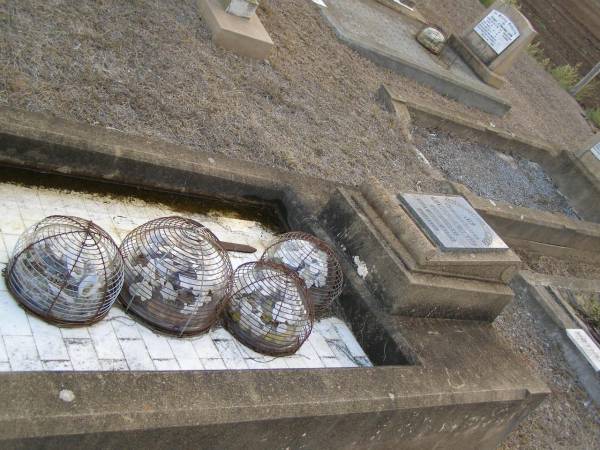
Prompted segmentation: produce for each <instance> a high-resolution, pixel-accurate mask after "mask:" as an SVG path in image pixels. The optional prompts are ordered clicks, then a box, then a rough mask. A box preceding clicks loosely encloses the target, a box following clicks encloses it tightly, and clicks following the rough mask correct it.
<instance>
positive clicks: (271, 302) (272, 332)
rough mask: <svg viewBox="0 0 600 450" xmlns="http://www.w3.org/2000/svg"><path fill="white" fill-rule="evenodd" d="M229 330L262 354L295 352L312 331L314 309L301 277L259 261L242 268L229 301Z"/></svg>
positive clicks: (225, 315)
mask: <svg viewBox="0 0 600 450" xmlns="http://www.w3.org/2000/svg"><path fill="white" fill-rule="evenodd" d="M223 316H224V321H225V326H226V328H227V329H228V330H229V331H230V332H231V333H232V334H233V335H234V336H235V337H236V338H237V339H238V340H239V341H240V342H242V343H243V344H244V345H246V346H248V347H249V348H251V349H252V350H255V351H257V352H259V353H263V354H266V355H271V356H284V355H291V354H293V353H295V352H296V351H297V350H298V349H299V348H300V347H301V346H302V344H303V343H304V341H305V340H306V339H308V336H309V335H310V333H311V331H312V326H313V321H314V309H313V304H312V300H311V299H310V297H309V296H308V292H307V290H306V286H305V284H304V282H303V281H302V279H301V278H300V277H299V276H298V274H297V273H296V272H294V271H292V270H290V269H288V268H287V267H285V266H283V265H281V264H275V263H272V262H269V261H257V262H251V263H246V264H243V265H241V266H240V267H238V268H237V270H236V271H235V275H234V284H233V292H232V294H231V296H230V297H229V300H228V302H227V305H226V308H225V312H224V315H223Z"/></svg>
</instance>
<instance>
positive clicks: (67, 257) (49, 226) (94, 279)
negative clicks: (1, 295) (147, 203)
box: [6, 216, 123, 326]
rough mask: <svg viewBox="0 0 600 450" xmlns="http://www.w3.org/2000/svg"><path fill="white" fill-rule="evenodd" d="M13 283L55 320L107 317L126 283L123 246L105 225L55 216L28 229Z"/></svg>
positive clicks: (15, 257)
mask: <svg viewBox="0 0 600 450" xmlns="http://www.w3.org/2000/svg"><path fill="white" fill-rule="evenodd" d="M6 277H7V284H8V287H9V289H10V291H11V292H12V293H13V294H14V296H15V297H16V298H17V300H18V301H19V302H20V303H21V304H23V305H24V306H25V307H27V308H28V309H29V310H31V311H32V312H33V313H35V314H37V315H39V316H41V317H42V318H44V319H46V320H47V321H49V322H53V323H56V324H59V325H65V326H68V325H73V326H75V325H84V324H90V323H93V322H97V321H98V320H101V319H102V318H103V317H104V316H105V315H106V314H107V313H108V310H109V309H110V307H111V306H112V305H113V303H114V302H115V300H116V299H117V297H118V295H119V292H120V290H121V287H122V286H123V260H122V258H121V254H120V253H119V248H118V247H117V245H116V244H115V242H114V241H113V240H112V239H111V237H110V236H109V235H108V233H106V231H104V230H103V229H102V228H100V227H99V226H97V225H95V224H94V223H92V222H90V221H89V220H85V219H80V218H78V217H68V216H50V217H47V218H45V219H43V220H42V221H40V222H38V223H37V224H36V225H34V226H32V227H31V228H29V229H28V230H27V231H25V232H24V233H23V234H22V235H21V237H20V238H19V240H18V241H17V244H16V247H15V249H14V251H13V254H12V256H11V258H10V262H9V265H8V268H7V272H6Z"/></svg>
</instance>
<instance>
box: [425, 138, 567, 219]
mask: <svg viewBox="0 0 600 450" xmlns="http://www.w3.org/2000/svg"><path fill="white" fill-rule="evenodd" d="M415 143H416V145H417V147H418V148H419V150H420V151H421V152H422V153H423V154H424V155H425V157H426V158H427V159H428V160H429V161H430V162H431V163H432V164H433V165H434V166H436V167H438V168H439V169H441V170H442V171H443V172H444V174H445V175H446V176H447V177H448V178H449V179H450V180H452V181H456V182H459V183H462V184H464V185H466V186H467V187H468V188H469V189H471V190H472V191H473V192H475V193H477V194H478V195H480V196H482V197H485V198H489V199H492V200H500V201H505V202H508V203H510V204H512V205H515V206H524V207H527V208H536V209H541V210H546V211H551V212H560V213H563V214H567V215H569V216H571V217H577V216H576V214H575V213H574V211H573V210H572V209H571V207H570V206H569V204H568V202H567V200H566V199H565V198H564V197H563V196H562V195H561V194H560V192H559V191H558V190H557V188H556V186H555V185H554V183H553V182H552V180H551V179H550V178H549V177H548V175H546V173H545V172H544V169H543V168H542V167H541V166H540V165H539V164H537V163H535V162H532V161H529V160H527V159H521V158H513V157H511V156H509V155H506V154H504V153H502V152H500V151H497V150H495V149H494V148H492V147H490V146H487V145H482V144H479V143H476V142H471V141H468V140H465V139H462V138H458V137H455V136H452V135H450V134H446V133H443V132H439V131H431V130H425V129H418V130H416V132H415Z"/></svg>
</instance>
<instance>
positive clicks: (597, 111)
mask: <svg viewBox="0 0 600 450" xmlns="http://www.w3.org/2000/svg"><path fill="white" fill-rule="evenodd" d="M587 117H588V119H589V120H590V122H592V123H593V124H594V125H595V126H596V127H597V128H600V108H592V109H588V111H587Z"/></svg>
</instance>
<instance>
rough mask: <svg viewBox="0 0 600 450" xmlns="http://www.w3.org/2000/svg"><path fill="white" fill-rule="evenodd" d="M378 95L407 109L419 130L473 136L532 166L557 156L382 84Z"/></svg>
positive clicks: (521, 138) (530, 139)
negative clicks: (437, 130)
mask: <svg viewBox="0 0 600 450" xmlns="http://www.w3.org/2000/svg"><path fill="white" fill-rule="evenodd" d="M379 90H380V91H385V92H387V94H385V95H387V97H389V99H390V100H389V101H394V102H398V103H401V104H404V105H406V106H407V107H408V109H409V111H410V113H411V116H412V118H413V120H414V121H415V122H416V123H418V124H419V125H421V126H428V127H436V128H437V127H441V126H442V125H443V128H444V129H446V130H450V131H452V132H453V133H456V134H458V135H461V136H464V137H473V136H476V137H477V138H478V139H482V140H483V141H484V142H485V143H487V144H490V145H494V146H496V147H499V148H500V149H502V150H504V151H506V152H517V153H520V154H523V155H524V156H525V155H526V156H527V157H528V159H532V160H534V161H536V162H540V163H541V162H546V161H547V160H548V159H552V158H554V157H555V156H557V155H558V154H559V153H560V150H559V148H558V147H555V146H553V145H551V144H549V143H546V142H542V141H540V140H538V139H536V138H533V137H528V136H520V135H517V134H515V133H513V132H511V131H509V130H505V129H502V128H498V127H494V126H491V125H490V124H486V123H484V122H481V121H478V120H475V119H471V118H470V117H468V116H466V115H464V114H461V113H458V112H455V111H445V110H442V109H439V108H432V107H431V106H429V105H426V104H424V103H417V102H414V101H412V100H408V99H405V98H404V97H403V96H402V95H400V94H398V93H397V92H395V91H394V90H393V89H391V88H389V87H387V86H386V85H384V84H382V85H381V87H380V88H379ZM385 95H384V94H380V96H385Z"/></svg>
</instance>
